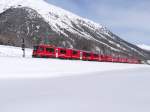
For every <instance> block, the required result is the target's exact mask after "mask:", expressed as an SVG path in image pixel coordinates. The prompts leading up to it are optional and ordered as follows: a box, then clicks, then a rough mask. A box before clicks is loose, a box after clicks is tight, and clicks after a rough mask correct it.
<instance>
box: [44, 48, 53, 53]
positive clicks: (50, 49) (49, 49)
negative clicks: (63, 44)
mask: <svg viewBox="0 0 150 112" xmlns="http://www.w3.org/2000/svg"><path fill="white" fill-rule="evenodd" d="M46 51H47V52H51V53H54V51H55V50H54V48H46Z"/></svg>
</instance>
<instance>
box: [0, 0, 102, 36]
mask: <svg viewBox="0 0 150 112" xmlns="http://www.w3.org/2000/svg"><path fill="white" fill-rule="evenodd" d="M0 5H1V7H0V13H2V12H3V11H5V10H7V9H9V8H12V7H14V8H17V7H29V8H31V9H34V10H36V11H37V12H38V13H39V14H40V15H41V16H42V17H43V18H44V19H45V20H46V21H47V22H48V23H49V24H50V25H51V26H52V28H53V30H55V31H57V32H62V31H61V29H67V30H68V31H73V32H74V31H75V30H73V25H72V23H71V22H72V21H73V22H75V23H77V24H78V21H79V20H84V21H83V22H87V23H88V25H90V26H89V27H91V28H92V27H93V29H101V28H102V29H104V27H102V26H101V25H99V24H96V23H94V22H92V21H90V20H87V19H83V18H81V17H79V16H77V15H75V14H73V13H71V12H68V11H66V10H64V9H61V8H59V7H56V6H54V5H50V4H48V3H46V2H45V1H44V0H3V1H2V2H1V3H0ZM32 16H34V15H31V17H32ZM62 33H64V32H62ZM85 35H86V34H85ZM87 36H88V35H87Z"/></svg>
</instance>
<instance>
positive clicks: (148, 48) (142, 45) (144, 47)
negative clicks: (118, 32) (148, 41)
mask: <svg viewBox="0 0 150 112" xmlns="http://www.w3.org/2000/svg"><path fill="white" fill-rule="evenodd" d="M138 46H139V47H140V48H142V49H144V50H147V51H150V46H149V45H145V44H141V45H138Z"/></svg>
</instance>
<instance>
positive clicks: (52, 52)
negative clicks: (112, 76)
mask: <svg viewBox="0 0 150 112" xmlns="http://www.w3.org/2000/svg"><path fill="white" fill-rule="evenodd" d="M32 57H37V58H60V59H74V60H84V61H100V62H117V63H132V64H140V63H141V62H140V60H138V59H135V58H130V59H128V58H121V57H113V56H111V55H100V54H97V53H93V52H88V51H81V50H75V49H67V48H61V47H55V46H53V45H38V46H34V49H33V54H32Z"/></svg>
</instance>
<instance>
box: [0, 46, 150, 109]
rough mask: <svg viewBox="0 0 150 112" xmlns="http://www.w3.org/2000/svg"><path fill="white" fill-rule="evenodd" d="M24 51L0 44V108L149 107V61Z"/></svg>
mask: <svg viewBox="0 0 150 112" xmlns="http://www.w3.org/2000/svg"><path fill="white" fill-rule="evenodd" d="M4 49H5V50H4ZM15 49H16V50H15ZM6 51H9V52H8V53H7V52H6ZM26 53H27V57H26V58H22V57H21V55H22V51H21V49H20V48H15V47H8V46H7V47H6V46H0V63H1V64H0V68H1V70H0V112H101V111H102V112H149V111H150V89H149V88H150V87H149V85H150V66H148V65H135V64H117V63H102V62H87V61H70V60H59V59H32V58H31V53H32V50H31V49H28V50H27V51H26Z"/></svg>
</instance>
